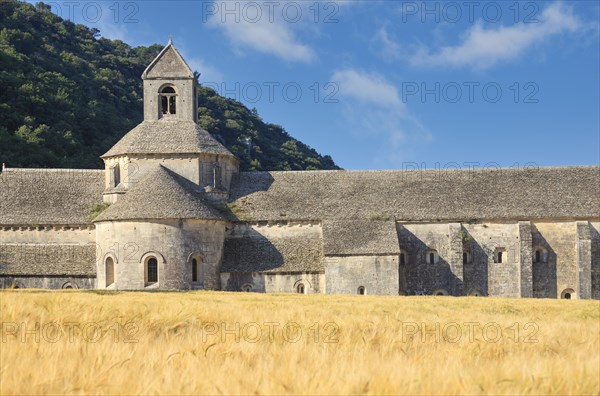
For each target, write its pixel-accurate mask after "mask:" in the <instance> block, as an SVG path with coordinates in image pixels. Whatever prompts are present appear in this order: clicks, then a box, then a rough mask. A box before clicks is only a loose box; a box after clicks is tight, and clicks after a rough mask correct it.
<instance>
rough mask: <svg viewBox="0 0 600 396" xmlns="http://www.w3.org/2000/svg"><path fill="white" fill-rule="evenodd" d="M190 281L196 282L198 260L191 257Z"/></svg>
mask: <svg viewBox="0 0 600 396" xmlns="http://www.w3.org/2000/svg"><path fill="white" fill-rule="evenodd" d="M192 282H198V260H196V259H195V258H194V259H192Z"/></svg>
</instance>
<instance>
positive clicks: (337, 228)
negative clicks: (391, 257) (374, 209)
mask: <svg viewBox="0 0 600 396" xmlns="http://www.w3.org/2000/svg"><path fill="white" fill-rule="evenodd" d="M323 241H324V251H325V255H326V256H338V255H363V254H364V255H369V254H400V247H399V243H398V233H397V232H396V223H395V222H394V221H393V220H390V221H380V220H326V221H324V222H323Z"/></svg>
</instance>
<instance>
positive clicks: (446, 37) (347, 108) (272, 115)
mask: <svg viewBox="0 0 600 396" xmlns="http://www.w3.org/2000/svg"><path fill="white" fill-rule="evenodd" d="M48 4H50V5H51V6H52V8H53V10H54V11H55V12H56V13H57V14H59V15H61V16H62V17H63V18H67V19H71V20H73V21H74V22H77V23H85V24H86V25H89V26H93V27H97V28H99V29H100V30H101V33H102V34H103V35H104V36H106V37H108V38H115V39H121V40H123V41H125V42H127V43H129V44H131V45H150V44H154V43H160V44H166V42H167V41H168V38H169V35H172V36H173V41H174V43H175V45H176V47H177V48H178V49H179V50H180V52H181V53H182V54H183V55H184V57H185V58H186V60H187V61H188V63H189V64H190V66H191V67H192V68H193V69H195V70H197V71H199V72H200V73H202V76H201V78H200V80H201V82H202V83H204V84H207V85H210V86H212V87H214V88H216V89H217V91H219V92H220V93H221V94H223V95H225V96H228V97H232V98H235V99H238V100H240V101H241V102H243V103H244V104H246V105H247V106H248V107H250V108H252V107H256V108H257V110H258V112H259V114H260V115H261V116H262V118H263V119H264V120H265V121H268V122H272V123H276V124H279V125H282V126H284V127H285V129H286V130H287V131H288V133H290V134H291V135H292V136H294V137H296V138H298V139H299V140H301V141H303V142H305V143H306V144H308V145H310V146H311V147H314V148H315V149H317V150H318V151H319V152H321V153H322V154H330V155H331V156H332V157H333V159H334V160H335V161H336V162H337V163H338V165H340V166H342V167H343V168H345V169H402V168H410V167H413V166H414V164H415V163H417V164H419V166H424V167H427V168H435V167H449V166H456V165H458V166H461V167H467V166H480V167H484V166H492V165H491V164H498V165H500V166H503V167H513V166H516V165H517V164H518V166H524V165H525V164H537V165H539V166H554V165H581V164H588V165H589V164H598V163H600V120H599V108H600V100H599V92H600V81H599V74H600V72H599V70H600V64H599V52H600V50H599V48H600V43H599V31H600V28H599V24H598V21H599V20H600V11H599V3H598V2H595V1H573V2H568V3H567V2H519V3H517V2H513V1H507V2H485V1H476V2H466V1H465V2H463V1H457V2H426V3H424V2H421V1H418V2H412V1H381V2H380V1H368V2H367V1H338V2H313V1H296V2H294V1H264V2H263V1H256V2H245V1H241V2H237V1H228V2H221V1H217V2H205V1H138V2H125V1H123V2H115V1H107V2H104V1H97V2H93V1H92V2H89V1H88V2H77V1H70V2H69V1H66V2H63V1H56V2H48ZM117 11H118V12H117ZM100 14H101V15H100ZM477 164H478V165H477Z"/></svg>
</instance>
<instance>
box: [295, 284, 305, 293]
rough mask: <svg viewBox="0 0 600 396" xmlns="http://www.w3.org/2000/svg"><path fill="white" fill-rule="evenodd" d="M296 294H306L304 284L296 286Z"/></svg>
mask: <svg viewBox="0 0 600 396" xmlns="http://www.w3.org/2000/svg"><path fill="white" fill-rule="evenodd" d="M296 292H297V293H300V294H304V293H305V289H304V283H298V286H296Z"/></svg>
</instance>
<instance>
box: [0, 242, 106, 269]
mask: <svg viewBox="0 0 600 396" xmlns="http://www.w3.org/2000/svg"><path fill="white" fill-rule="evenodd" d="M0 275H2V276H17V275H18V276H27V275H29V276H35V275H40V276H91V277H95V276H96V245H95V244H93V243H91V244H87V245H32V244H11V245H6V244H2V245H0Z"/></svg>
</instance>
